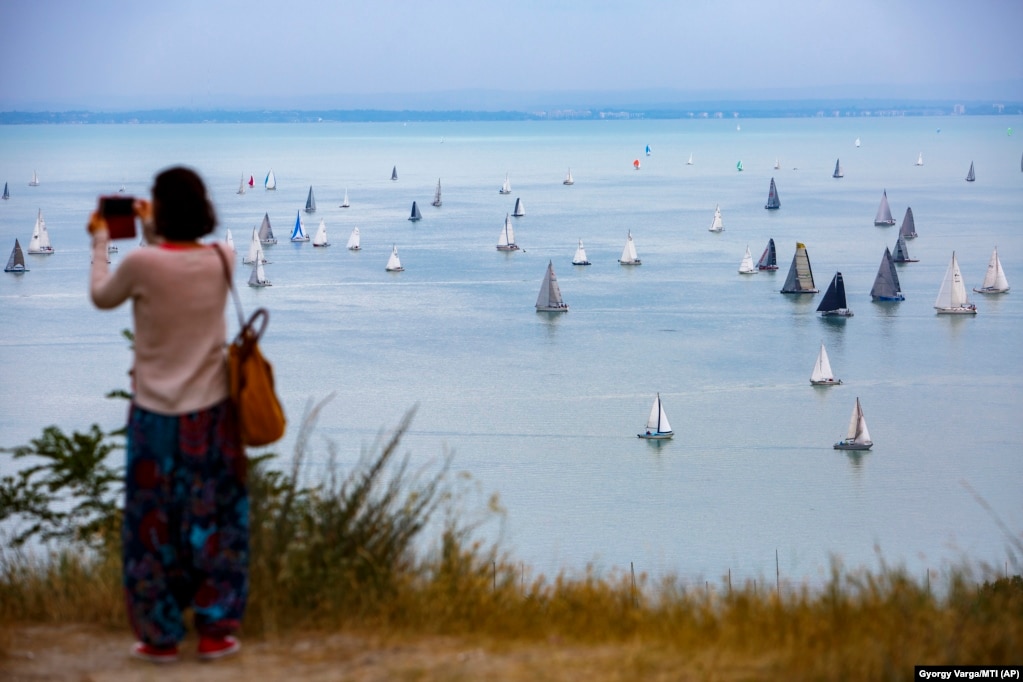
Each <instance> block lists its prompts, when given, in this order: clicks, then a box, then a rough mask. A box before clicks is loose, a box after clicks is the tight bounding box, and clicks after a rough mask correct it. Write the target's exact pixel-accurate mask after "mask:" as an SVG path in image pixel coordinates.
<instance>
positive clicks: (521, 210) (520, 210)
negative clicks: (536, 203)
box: [512, 197, 526, 218]
mask: <svg viewBox="0 0 1023 682" xmlns="http://www.w3.org/2000/svg"><path fill="white" fill-rule="evenodd" d="M512 215H513V216H514V217H516V218H521V217H522V216H524V215H526V207H525V205H524V204H523V203H522V198H521V197H519V198H517V199H516V200H515V208H514V209H512Z"/></svg>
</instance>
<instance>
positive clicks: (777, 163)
mask: <svg viewBox="0 0 1023 682" xmlns="http://www.w3.org/2000/svg"><path fill="white" fill-rule="evenodd" d="M774 169H775V170H780V169H781V161H780V160H779V159H778V158H777V157H775V159H774Z"/></svg>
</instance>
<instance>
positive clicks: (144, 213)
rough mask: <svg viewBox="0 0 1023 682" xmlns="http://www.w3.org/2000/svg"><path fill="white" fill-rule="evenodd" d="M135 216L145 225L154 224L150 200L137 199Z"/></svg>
mask: <svg viewBox="0 0 1023 682" xmlns="http://www.w3.org/2000/svg"><path fill="white" fill-rule="evenodd" d="M135 215H137V216H138V217H139V220H141V221H142V223H143V224H146V223H151V222H153V204H152V203H150V201H149V200H148V199H136V200H135Z"/></svg>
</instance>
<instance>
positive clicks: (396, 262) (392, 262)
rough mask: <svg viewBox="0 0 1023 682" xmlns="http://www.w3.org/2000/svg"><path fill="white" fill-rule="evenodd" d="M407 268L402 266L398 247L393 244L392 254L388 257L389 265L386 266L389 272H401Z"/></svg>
mask: <svg viewBox="0 0 1023 682" xmlns="http://www.w3.org/2000/svg"><path fill="white" fill-rule="evenodd" d="M404 269H405V268H403V267H401V260H400V259H399V258H398V247H397V246H394V245H392V246H391V256H390V258H388V259H387V266H386V267H385V268H384V270H386V271H387V272H401V271H403V270H404Z"/></svg>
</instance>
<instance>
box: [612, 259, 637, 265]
mask: <svg viewBox="0 0 1023 682" xmlns="http://www.w3.org/2000/svg"><path fill="white" fill-rule="evenodd" d="M618 264H619V265H642V264H643V261H641V260H639V259H638V258H637V259H636V260H619V261H618Z"/></svg>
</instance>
